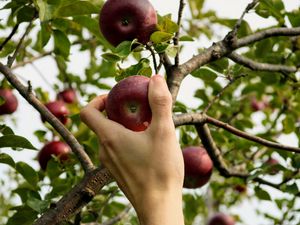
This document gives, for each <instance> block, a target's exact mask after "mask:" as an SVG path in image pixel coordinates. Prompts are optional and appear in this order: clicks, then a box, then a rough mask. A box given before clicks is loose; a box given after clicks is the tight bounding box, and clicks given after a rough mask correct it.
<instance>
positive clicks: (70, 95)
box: [57, 88, 77, 104]
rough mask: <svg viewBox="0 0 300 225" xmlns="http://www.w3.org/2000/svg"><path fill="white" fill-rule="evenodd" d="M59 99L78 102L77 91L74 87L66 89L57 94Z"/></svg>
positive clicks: (70, 102)
mask: <svg viewBox="0 0 300 225" xmlns="http://www.w3.org/2000/svg"><path fill="white" fill-rule="evenodd" d="M57 99H58V100H62V101H64V102H65V103H69V104H72V103H75V102H77V97H76V92H75V90H74V89H72V88H68V89H65V90H63V91H61V92H59V93H58V94H57Z"/></svg>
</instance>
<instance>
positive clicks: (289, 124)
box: [282, 115, 296, 134]
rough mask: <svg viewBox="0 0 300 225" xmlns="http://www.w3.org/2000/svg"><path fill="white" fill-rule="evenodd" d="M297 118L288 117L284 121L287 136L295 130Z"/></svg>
mask: <svg viewBox="0 0 300 225" xmlns="http://www.w3.org/2000/svg"><path fill="white" fill-rule="evenodd" d="M295 123H296V121H295V118H294V117H293V116H292V115H286V117H285V118H284V120H283V121H282V126H283V132H284V133H285V134H290V133H292V132H293V131H294V130H295Z"/></svg>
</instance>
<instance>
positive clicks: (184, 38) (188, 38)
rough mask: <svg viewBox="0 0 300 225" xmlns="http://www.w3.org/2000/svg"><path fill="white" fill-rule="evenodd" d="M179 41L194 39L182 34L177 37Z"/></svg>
mask: <svg viewBox="0 0 300 225" xmlns="http://www.w3.org/2000/svg"><path fill="white" fill-rule="evenodd" d="M179 41H194V39H193V38H192V37H191V36H188V35H184V36H181V37H180V38H179Z"/></svg>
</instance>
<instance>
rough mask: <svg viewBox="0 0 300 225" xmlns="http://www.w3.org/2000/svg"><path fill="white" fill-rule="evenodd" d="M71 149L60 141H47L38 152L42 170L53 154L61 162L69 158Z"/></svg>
mask: <svg viewBox="0 0 300 225" xmlns="http://www.w3.org/2000/svg"><path fill="white" fill-rule="evenodd" d="M70 153H71V149H70V147H69V145H67V144H66V143H64V142H62V141H51V142H49V143H47V144H46V145H45V146H44V147H43V148H42V149H41V150H40V152H39V153H38V161H39V164H40V166H41V168H42V169H43V170H46V168H47V164H48V162H49V160H50V159H51V158H52V155H53V156H56V157H58V159H59V160H60V161H61V162H63V161H65V160H67V159H68V158H69V154H70Z"/></svg>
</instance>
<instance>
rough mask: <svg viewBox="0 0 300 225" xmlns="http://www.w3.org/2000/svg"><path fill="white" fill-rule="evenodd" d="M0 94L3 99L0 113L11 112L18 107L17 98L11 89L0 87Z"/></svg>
mask: <svg viewBox="0 0 300 225" xmlns="http://www.w3.org/2000/svg"><path fill="white" fill-rule="evenodd" d="M0 96H1V97H2V98H3V99H4V101H5V102H4V103H3V104H2V105H0V115H5V114H12V113H14V112H15V111H16V110H17V108H18V105H19V103H18V99H17V98H16V96H15V95H14V93H13V92H12V90H11V89H0Z"/></svg>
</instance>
